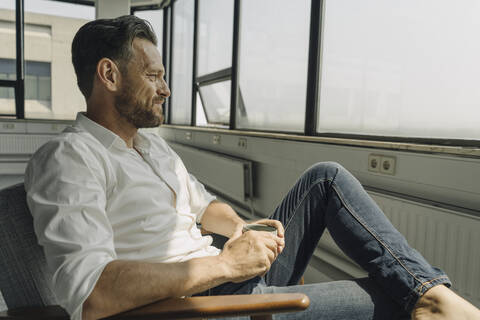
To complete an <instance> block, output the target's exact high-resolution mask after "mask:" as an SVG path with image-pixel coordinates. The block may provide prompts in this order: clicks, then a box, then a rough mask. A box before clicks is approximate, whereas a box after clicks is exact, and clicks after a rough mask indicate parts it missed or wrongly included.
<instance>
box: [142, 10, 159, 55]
mask: <svg viewBox="0 0 480 320" xmlns="http://www.w3.org/2000/svg"><path fill="white" fill-rule="evenodd" d="M135 15H136V16H137V17H139V18H142V19H145V20H147V21H148V22H150V24H151V25H152V27H153V31H155V35H156V36H157V48H158V51H160V54H161V55H162V56H163V10H146V11H136V12H135Z"/></svg>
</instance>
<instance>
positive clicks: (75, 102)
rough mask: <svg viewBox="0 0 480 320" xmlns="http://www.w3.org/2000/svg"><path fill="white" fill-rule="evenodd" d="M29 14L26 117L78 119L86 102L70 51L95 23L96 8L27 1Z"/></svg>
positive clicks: (53, 2) (26, 49) (54, 2)
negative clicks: (82, 29) (85, 28)
mask: <svg viewBox="0 0 480 320" xmlns="http://www.w3.org/2000/svg"><path fill="white" fill-rule="evenodd" d="M25 12H26V14H25V60H26V64H25V73H26V82H25V93H26V98H27V100H26V101H25V117H26V118H49V119H74V118H75V117H76V114H77V112H78V111H84V110H85V99H84V97H83V96H82V94H81V93H80V90H79V89H78V87H77V78H76V76H75V72H74V70H73V65H72V62H71V53H70V50H71V45H72V40H73V37H74V35H75V33H76V32H77V30H78V29H79V28H80V27H81V26H82V25H83V24H85V23H86V22H88V21H89V20H92V19H94V17H95V8H94V7H91V6H84V5H76V4H70V3H61V2H57V1H45V0H25ZM30 76H35V81H33V78H31V77H30ZM28 79H30V80H28ZM34 87H35V88H34ZM33 94H35V97H33Z"/></svg>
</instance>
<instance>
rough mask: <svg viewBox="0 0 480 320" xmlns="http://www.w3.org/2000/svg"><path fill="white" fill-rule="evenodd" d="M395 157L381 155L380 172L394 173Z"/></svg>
mask: <svg viewBox="0 0 480 320" xmlns="http://www.w3.org/2000/svg"><path fill="white" fill-rule="evenodd" d="M395 166H396V159H395V157H387V156H382V158H381V160H380V172H381V173H384V174H389V175H392V176H393V175H395Z"/></svg>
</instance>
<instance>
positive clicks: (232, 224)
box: [201, 201, 285, 255]
mask: <svg viewBox="0 0 480 320" xmlns="http://www.w3.org/2000/svg"><path fill="white" fill-rule="evenodd" d="M245 223H246V222H245V221H244V220H243V219H241V218H240V217H239V216H238V215H237V213H236V212H235V210H233V209H232V207H230V206H229V205H228V204H226V203H223V202H219V201H212V202H211V203H210V204H209V205H208V207H207V208H206V209H205V212H204V213H203V216H202V220H201V224H202V228H203V229H205V230H207V231H209V232H213V233H217V234H221V235H223V236H225V237H228V238H236V237H238V236H240V235H241V234H242V230H243V226H244V225H245ZM255 223H261V224H266V225H269V226H272V227H274V228H276V229H277V236H278V239H277V241H278V243H279V245H278V248H277V252H276V254H277V255H278V254H280V253H281V252H282V250H283V248H284V247H285V240H284V237H285V230H284V228H283V225H282V223H281V222H280V221H277V220H271V219H261V220H257V221H255Z"/></svg>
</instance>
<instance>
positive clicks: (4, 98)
mask: <svg viewBox="0 0 480 320" xmlns="http://www.w3.org/2000/svg"><path fill="white" fill-rule="evenodd" d="M0 114H5V115H9V114H11V115H15V91H14V89H13V88H6V87H0Z"/></svg>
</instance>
